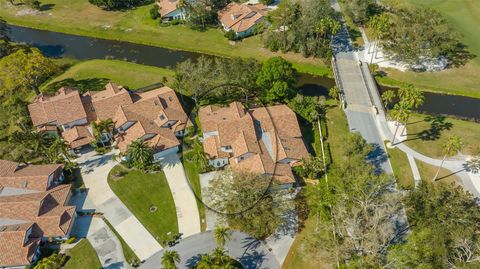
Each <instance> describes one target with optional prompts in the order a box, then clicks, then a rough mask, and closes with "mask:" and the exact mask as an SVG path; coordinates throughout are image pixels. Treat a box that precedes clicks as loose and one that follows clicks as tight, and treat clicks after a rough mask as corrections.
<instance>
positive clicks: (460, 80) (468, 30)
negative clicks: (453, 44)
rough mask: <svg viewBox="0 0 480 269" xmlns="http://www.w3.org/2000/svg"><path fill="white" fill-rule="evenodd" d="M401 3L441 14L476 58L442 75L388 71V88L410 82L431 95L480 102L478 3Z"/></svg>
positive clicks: (456, 0) (436, 0)
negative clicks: (454, 95) (474, 99)
mask: <svg viewBox="0 0 480 269" xmlns="http://www.w3.org/2000/svg"><path fill="white" fill-rule="evenodd" d="M400 3H402V4H404V5H416V6H425V7H430V8H433V9H435V10H437V11H438V12H440V13H441V14H442V15H443V16H445V18H446V19H447V20H448V21H449V22H450V23H451V24H452V25H453V27H455V29H456V30H457V31H459V32H460V33H461V34H462V37H461V40H462V42H463V43H464V44H465V45H466V46H467V47H468V50H469V51H470V52H471V53H472V54H474V55H476V58H474V59H473V60H470V61H469V62H468V64H466V65H465V66H463V67H460V68H451V69H448V70H444V71H441V72H423V73H416V72H401V71H398V70H393V69H388V70H387V73H388V76H389V77H390V78H391V79H390V80H388V82H389V83H388V84H389V85H393V83H394V82H395V81H401V82H409V83H413V84H415V85H417V86H418V87H420V88H424V89H426V90H430V91H436V92H444V93H453V94H459V95H465V96H472V97H477V98H480V76H479V74H480V42H479V40H480V31H479V30H478V29H479V25H480V19H479V18H480V16H479V14H480V1H476V0H423V1H418V0H408V1H401V2H400ZM386 82H387V81H386ZM386 82H385V83H386Z"/></svg>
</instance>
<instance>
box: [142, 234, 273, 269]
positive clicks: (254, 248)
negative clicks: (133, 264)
mask: <svg viewBox="0 0 480 269" xmlns="http://www.w3.org/2000/svg"><path fill="white" fill-rule="evenodd" d="M215 247H216V244H215V241H214V239H213V235H212V232H211V231H209V232H204V233H201V234H196V235H193V236H190V237H187V238H185V239H183V240H182V241H181V242H180V243H179V244H178V245H176V246H174V247H172V248H167V250H175V251H177V252H178V254H179V255H180V259H181V261H180V265H179V267H178V268H191V267H193V265H195V264H196V263H197V262H198V261H199V259H200V256H199V254H203V253H208V252H211V251H212V250H214V249H215ZM225 249H226V250H227V251H228V255H230V256H231V257H234V258H235V259H236V260H238V261H239V262H241V263H242V265H243V267H244V268H245V269H260V268H262V269H278V268H280V264H279V262H278V261H277V259H276V258H275V256H274V255H273V254H272V253H271V252H270V251H269V250H268V248H267V247H266V246H265V245H264V244H263V243H262V242H261V241H258V240H256V239H254V238H252V237H250V236H249V235H247V234H245V233H242V232H237V231H235V232H233V233H232V239H231V240H229V241H227V243H226V245H225ZM163 251H164V250H162V251H160V252H158V253H156V254H155V255H154V256H152V257H151V258H150V259H148V260H147V261H146V262H145V263H144V264H142V265H141V266H140V269H158V268H162V266H161V261H162V256H163Z"/></svg>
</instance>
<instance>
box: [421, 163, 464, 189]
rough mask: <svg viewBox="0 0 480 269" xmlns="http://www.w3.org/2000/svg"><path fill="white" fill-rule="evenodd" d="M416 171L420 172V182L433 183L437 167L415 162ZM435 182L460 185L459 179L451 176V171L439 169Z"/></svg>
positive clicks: (453, 175)
mask: <svg viewBox="0 0 480 269" xmlns="http://www.w3.org/2000/svg"><path fill="white" fill-rule="evenodd" d="M416 162H417V167H418V171H419V172H420V177H421V178H422V180H425V181H427V182H433V181H432V180H433V177H434V176H435V173H436V172H437V169H438V167H436V166H433V165H430V164H427V163H424V162H422V161H419V160H416ZM436 182H444V183H447V184H450V183H454V184H456V185H459V184H461V182H462V181H461V179H460V178H459V177H458V176H456V175H455V174H453V172H452V171H450V170H447V169H445V168H442V169H440V173H438V180H437V181H436Z"/></svg>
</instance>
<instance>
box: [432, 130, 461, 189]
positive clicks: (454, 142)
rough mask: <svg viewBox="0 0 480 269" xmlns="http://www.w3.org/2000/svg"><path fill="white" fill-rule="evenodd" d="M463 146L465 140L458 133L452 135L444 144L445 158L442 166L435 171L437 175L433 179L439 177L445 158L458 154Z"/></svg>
mask: <svg viewBox="0 0 480 269" xmlns="http://www.w3.org/2000/svg"><path fill="white" fill-rule="evenodd" d="M462 148H463V141H462V139H461V138H460V137H458V136H456V135H452V136H451V137H450V138H449V139H448V140H447V142H445V143H444V144H443V154H444V156H443V159H442V162H441V163H440V166H439V167H438V169H437V172H436V173H435V176H434V177H433V181H436V180H437V178H438V173H440V169H442V166H443V163H444V162H445V159H446V158H447V156H453V155H455V154H457V153H458V152H459V151H460V150H462Z"/></svg>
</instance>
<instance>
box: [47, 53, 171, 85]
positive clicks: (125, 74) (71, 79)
mask: <svg viewBox="0 0 480 269" xmlns="http://www.w3.org/2000/svg"><path fill="white" fill-rule="evenodd" d="M174 75H175V74H174V71H173V70H169V69H165V68H159V67H152V66H146V65H140V64H135V63H129V62H124V61H119V60H90V61H85V62H79V63H77V64H74V65H73V66H72V67H70V68H69V69H67V70H66V71H65V72H64V73H63V74H61V75H59V76H57V77H55V78H53V79H51V80H50V81H48V82H47V83H45V84H44V85H43V86H42V91H49V92H52V91H56V90H58V89H59V88H60V87H62V86H71V87H77V88H79V89H82V90H92V91H95V90H102V89H103V88H104V87H105V84H107V83H108V82H109V81H112V82H115V83H117V84H120V85H123V86H127V87H129V88H131V89H135V88H140V87H144V86H147V85H150V84H153V83H157V82H163V81H164V80H165V79H166V83H165V84H167V85H168V84H169V83H171V82H172V81H173V76H174ZM164 78H165V79H164Z"/></svg>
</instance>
